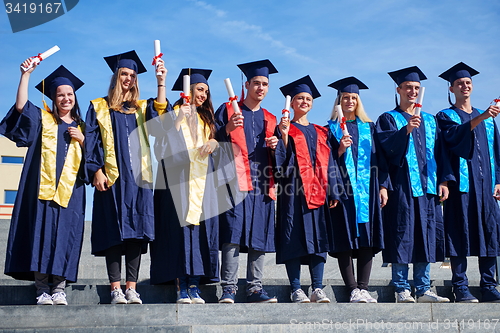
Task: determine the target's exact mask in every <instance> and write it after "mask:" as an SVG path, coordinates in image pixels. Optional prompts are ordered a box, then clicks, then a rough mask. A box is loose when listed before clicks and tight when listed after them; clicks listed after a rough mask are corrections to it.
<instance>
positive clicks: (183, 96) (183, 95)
mask: <svg viewBox="0 0 500 333" xmlns="http://www.w3.org/2000/svg"><path fill="white" fill-rule="evenodd" d="M190 97H191V96H188V95H185V94H184V92H181V98H184V99H185V100H186V103H188V104H189V103H190V100H191V98H190Z"/></svg>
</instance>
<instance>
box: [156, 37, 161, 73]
mask: <svg viewBox="0 0 500 333" xmlns="http://www.w3.org/2000/svg"><path fill="white" fill-rule="evenodd" d="M160 53H161V47H160V41H159V40H158V39H155V58H156V57H158V55H159V54H160ZM156 60H158V58H156ZM155 69H156V75H157V76H161V72H159V71H158V61H157V62H156V63H155Z"/></svg>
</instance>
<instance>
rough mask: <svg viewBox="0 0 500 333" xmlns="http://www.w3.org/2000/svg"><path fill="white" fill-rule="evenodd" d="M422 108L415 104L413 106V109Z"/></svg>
mask: <svg viewBox="0 0 500 333" xmlns="http://www.w3.org/2000/svg"><path fill="white" fill-rule="evenodd" d="M421 107H422V104H418V103H415V104H414V105H413V108H421Z"/></svg>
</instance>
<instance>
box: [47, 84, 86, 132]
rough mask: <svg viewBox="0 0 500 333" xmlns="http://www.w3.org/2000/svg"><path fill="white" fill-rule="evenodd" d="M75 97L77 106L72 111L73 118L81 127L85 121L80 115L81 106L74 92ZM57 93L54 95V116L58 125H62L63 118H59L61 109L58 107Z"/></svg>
mask: <svg viewBox="0 0 500 333" xmlns="http://www.w3.org/2000/svg"><path fill="white" fill-rule="evenodd" d="M73 94H74V96H75V105H73V108H72V109H71V111H70V113H71V118H72V119H73V120H74V121H75V122H76V124H77V125H80V124H81V123H82V122H83V120H82V117H81V113H80V106H79V105H78V99H77V98H76V94H75V93H74V92H73ZM55 100H56V92H55V91H54V93H52V115H53V116H54V118H55V119H56V121H57V123H58V124H61V123H62V120H61V117H60V116H59V109H58V108H57V106H56V102H55Z"/></svg>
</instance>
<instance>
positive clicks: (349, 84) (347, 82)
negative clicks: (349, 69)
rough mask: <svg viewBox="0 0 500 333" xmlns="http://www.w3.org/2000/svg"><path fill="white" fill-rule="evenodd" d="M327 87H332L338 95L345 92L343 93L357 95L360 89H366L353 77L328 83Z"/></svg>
mask: <svg viewBox="0 0 500 333" xmlns="http://www.w3.org/2000/svg"><path fill="white" fill-rule="evenodd" d="M328 86H329V87H332V88H333V89H337V90H338V93H339V94H341V93H344V92H345V93H355V94H358V95H359V90H360V89H368V87H367V86H366V85H365V84H364V83H363V82H361V81H360V80H358V79H357V78H355V77H354V76H350V77H346V78H343V79H340V80H338V81H335V82H333V83H330V84H329V85H328Z"/></svg>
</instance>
